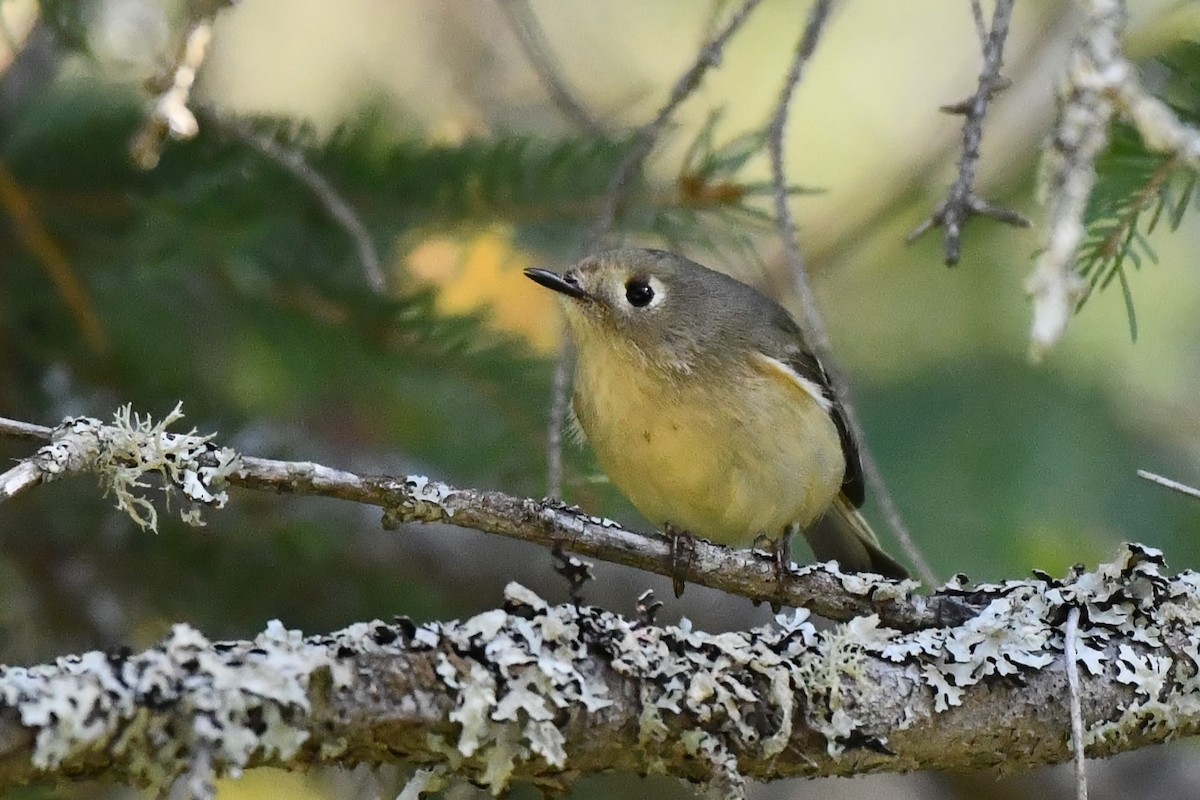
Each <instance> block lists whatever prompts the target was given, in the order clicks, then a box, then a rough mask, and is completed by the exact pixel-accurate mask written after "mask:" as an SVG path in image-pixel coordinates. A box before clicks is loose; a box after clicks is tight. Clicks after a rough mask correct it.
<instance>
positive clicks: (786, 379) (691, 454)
mask: <svg viewBox="0 0 1200 800" xmlns="http://www.w3.org/2000/svg"><path fill="white" fill-rule="evenodd" d="M590 350H591V349H590V348H588V349H584V350H581V352H580V359H579V364H578V370H577V374H576V383H575V394H574V408H575V413H576V416H577V417H578V419H579V423H580V426H581V427H582V428H583V431H584V433H585V434H586V435H587V437H588V440H589V441H590V442H591V444H592V447H593V449H594V450H595V452H596V457H597V459H598V460H599V462H600V465H601V467H603V469H604V471H605V472H606V473H607V474H608V476H609V477H610V478H611V479H612V481H613V482H614V483H615V484H616V485H617V486H618V487H619V488H620V489H621V491H622V492H624V493H625V495H626V496H627V497H628V498H629V500H630V501H631V502H632V503H633V505H634V506H636V507H637V509H638V510H639V511H641V512H642V513H643V514H644V515H645V516H646V517H647V518H648V519H650V520H651V521H653V522H655V523H659V524H662V523H664V522H671V523H673V524H675V525H677V526H679V527H681V528H684V529H686V530H688V531H690V532H692V533H695V534H697V535H700V536H704V537H707V538H710V539H714V540H718V541H722V542H726V543H730V544H748V543H749V542H751V541H752V540H753V539H754V538H755V537H756V536H757V535H759V534H760V533H767V534H769V535H776V534H778V533H779V532H780V531H782V530H783V529H784V528H785V527H787V526H788V525H789V524H791V523H793V522H797V523H799V524H801V525H807V524H808V523H810V522H812V521H813V520H815V519H816V518H817V517H818V516H820V515H821V514H822V513H823V512H824V511H825V510H826V509H827V508H828V507H829V505H830V504H831V503H832V502H833V499H834V498H835V497H836V496H837V494H838V492H839V490H840V487H841V482H842V475H843V473H844V471H845V461H844V458H843V456H842V449H841V440H840V438H839V436H838V432H837V428H836V426H835V425H834V424H833V421H832V419H831V418H830V417H829V415H828V414H827V413H826V411H825V409H824V408H822V407H821V405H820V403H819V402H818V400H817V399H816V398H815V397H814V396H813V394H812V392H811V391H810V390H809V388H806V386H805V385H804V384H803V380H802V379H800V378H799V377H798V376H796V375H795V374H794V373H792V372H791V371H790V370H788V369H787V368H786V367H785V366H783V365H782V364H779V362H776V361H774V360H772V359H766V358H765V357H764V358H757V357H756V358H754V359H751V363H748V364H746V365H745V368H744V369H739V370H737V371H736V374H731V375H730V376H729V377H728V378H727V379H725V380H722V381H716V380H713V379H707V380H706V379H705V378H702V377H701V376H698V375H696V376H693V375H685V376H681V377H679V378H678V379H677V380H674V381H670V380H667V379H666V378H665V377H664V376H663V375H662V373H659V372H657V371H655V370H653V369H652V368H648V367H647V366H646V365H644V364H639V363H637V361H636V360H635V359H631V358H629V357H627V356H625V355H624V354H622V353H617V352H614V351H612V350H610V349H608V348H600V349H598V351H596V352H591V351H590ZM717 383H720V384H721V385H715V384H717Z"/></svg>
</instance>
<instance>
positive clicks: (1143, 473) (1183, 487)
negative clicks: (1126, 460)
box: [1137, 469, 1200, 499]
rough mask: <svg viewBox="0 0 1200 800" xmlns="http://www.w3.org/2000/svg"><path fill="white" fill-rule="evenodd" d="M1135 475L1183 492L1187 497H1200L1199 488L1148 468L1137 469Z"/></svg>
mask: <svg viewBox="0 0 1200 800" xmlns="http://www.w3.org/2000/svg"><path fill="white" fill-rule="evenodd" d="M1137 475H1138V477H1139V478H1145V479H1146V480H1148V481H1150V482H1151V483H1157V484H1158V485H1159V486H1165V487H1167V488H1168V489H1171V490H1172V491H1176V492H1179V493H1180V494H1185V495H1187V496H1188V497H1195V498H1197V499H1200V489H1196V488H1194V487H1192V486H1188V485H1187V484H1186V483H1180V482H1179V481H1173V480H1171V479H1170V478H1164V477H1163V476H1162V475H1156V474H1155V473H1153V472H1150V471H1148V470H1144V469H1139V470H1138V471H1137Z"/></svg>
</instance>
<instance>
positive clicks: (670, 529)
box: [663, 522, 696, 597]
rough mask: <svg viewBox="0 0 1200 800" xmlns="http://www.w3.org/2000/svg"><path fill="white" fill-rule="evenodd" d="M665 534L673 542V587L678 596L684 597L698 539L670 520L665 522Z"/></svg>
mask: <svg viewBox="0 0 1200 800" xmlns="http://www.w3.org/2000/svg"><path fill="white" fill-rule="evenodd" d="M663 534H664V535H665V536H666V537H667V540H668V541H669V542H670V543H671V588H672V589H674V590H675V596H676V597H683V589H684V585H685V584H684V578H685V577H686V575H687V572H688V570H689V569H690V568H691V566H692V556H694V555H695V554H696V540H695V538H694V537H693V536H692V534H690V533H688V532H687V531H685V530H684V529H683V528H677V527H675V526H674V525H672V524H671V523H670V522H667V523H664V524H663Z"/></svg>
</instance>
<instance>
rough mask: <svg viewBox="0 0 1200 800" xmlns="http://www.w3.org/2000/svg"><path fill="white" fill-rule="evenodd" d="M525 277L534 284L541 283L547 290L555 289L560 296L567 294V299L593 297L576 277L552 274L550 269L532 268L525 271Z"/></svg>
mask: <svg viewBox="0 0 1200 800" xmlns="http://www.w3.org/2000/svg"><path fill="white" fill-rule="evenodd" d="M525 277H526V278H529V279H530V280H531V281H533V282H534V283H540V284H541V285H542V286H545V287H546V288H547V289H553V290H554V291H556V292H559V293H560V294H565V295H566V296H567V297H574V298H575V299H576V300H585V299H587V298H590V297H591V295H589V294H588V293H587V292H585V291H584V290H583V287H582V286H580V285H579V281H578V280H576V279H575V276H574V275H559V274H558V273H557V272H551V271H550V270H548V269H541V268H539V267H530V268H529V269H527V270H525Z"/></svg>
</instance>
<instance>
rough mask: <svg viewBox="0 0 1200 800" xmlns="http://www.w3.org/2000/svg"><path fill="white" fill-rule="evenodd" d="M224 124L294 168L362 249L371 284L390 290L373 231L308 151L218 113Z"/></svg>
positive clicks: (281, 163)
mask: <svg viewBox="0 0 1200 800" xmlns="http://www.w3.org/2000/svg"><path fill="white" fill-rule="evenodd" d="M217 119H219V120H220V124H221V125H222V127H224V128H225V129H226V130H228V131H229V132H230V133H232V134H233V135H234V136H236V137H237V138H238V139H240V140H241V141H243V142H245V143H246V144H248V145H249V146H250V147H252V148H254V149H255V150H256V151H258V152H259V153H261V154H262V155H264V156H266V157H267V158H269V159H270V160H271V161H274V162H275V163H276V164H278V165H279V166H281V167H283V168H284V169H286V170H287V171H288V172H290V173H291V174H292V175H293V176H294V177H295V178H296V179H297V180H299V181H300V182H301V183H302V184H304V186H305V187H307V188H308V190H309V191H310V192H312V194H313V197H315V198H316V199H317V202H319V203H320V204H321V205H322V206H323V207H324V208H325V212H326V213H327V214H329V216H330V217H331V218H332V219H333V221H334V222H336V223H337V224H338V225H339V226H341V228H342V230H343V231H345V232H346V235H347V236H349V237H350V240H351V241H352V242H354V247H355V249H356V250H357V251H358V261H359V264H361V265H362V269H363V276H364V277H365V278H366V279H367V283H369V284H370V285H371V288H372V289H374V290H375V291H376V292H379V293H380V294H384V293H386V292H387V288H388V281H387V276H386V275H384V272H383V267H382V262H381V260H380V258H379V253H378V251H377V250H376V249H375V242H374V240H373V239H372V238H371V233H370V231H368V230H367V226H366V225H365V224H363V221H362V220H361V219H360V218H359V216H358V213H357V212H356V211H355V210H354V207H353V206H352V205H350V202H349V201H348V200H346V199H345V198H344V197H342V195H341V193H340V192H338V190H337V189H335V188H334V187H333V184H331V183H330V182H329V181H328V180H327V179H326V178H325V176H324V175H322V174H321V173H320V172H318V171H317V170H315V169H313V166H312V165H311V164H309V163H308V161H307V160H306V159H305V158H304V154H303V153H301V152H300V151H299V150H297V149H296V148H294V147H285V146H284V145H283V144H281V143H279V142H277V141H276V140H275V139H272V138H271V137H270V136H267V135H265V134H261V133H258V132H257V131H255V130H254V129H253V128H252V127H250V125H249V124H247V123H246V122H244V121H242V120H236V119H225V118H222V117H218V118H217Z"/></svg>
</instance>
